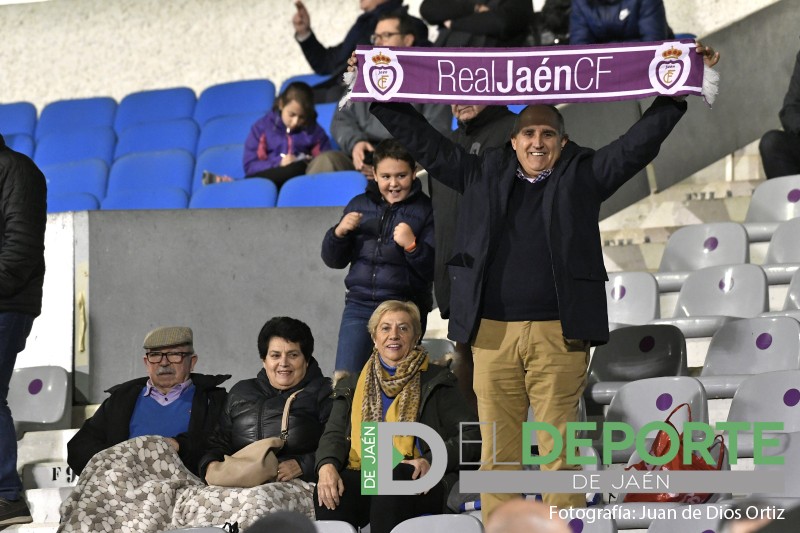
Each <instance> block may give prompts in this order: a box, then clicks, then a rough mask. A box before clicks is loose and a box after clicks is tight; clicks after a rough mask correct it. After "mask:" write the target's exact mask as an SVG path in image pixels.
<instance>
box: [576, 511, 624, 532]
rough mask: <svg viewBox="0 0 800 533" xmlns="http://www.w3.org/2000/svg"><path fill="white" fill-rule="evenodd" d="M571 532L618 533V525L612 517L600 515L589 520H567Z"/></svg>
mask: <svg viewBox="0 0 800 533" xmlns="http://www.w3.org/2000/svg"><path fill="white" fill-rule="evenodd" d="M566 522H567V525H568V526H569V530H570V531H572V532H575V531H580V533H617V523H616V522H615V521H614V519H613V518H611V517H610V516H604V515H598V516H593V517H592V519H591V520H590V519H588V518H577V517H576V518H572V519H571V520H566Z"/></svg>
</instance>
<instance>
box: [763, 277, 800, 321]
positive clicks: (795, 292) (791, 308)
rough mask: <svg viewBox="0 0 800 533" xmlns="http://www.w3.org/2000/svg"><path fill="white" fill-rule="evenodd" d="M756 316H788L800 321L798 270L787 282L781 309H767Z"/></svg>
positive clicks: (799, 280)
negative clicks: (787, 286)
mask: <svg viewBox="0 0 800 533" xmlns="http://www.w3.org/2000/svg"><path fill="white" fill-rule="evenodd" d="M758 316H789V317H792V318H794V319H795V320H797V321H798V322H800V270H799V271H796V272H795V273H794V275H793V276H792V280H791V281H790V282H789V288H788V290H787V291H786V300H784V302H783V309H782V310H781V311H768V312H766V313H761V314H760V315H758Z"/></svg>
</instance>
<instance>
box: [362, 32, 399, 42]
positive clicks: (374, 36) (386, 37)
mask: <svg viewBox="0 0 800 533" xmlns="http://www.w3.org/2000/svg"><path fill="white" fill-rule="evenodd" d="M395 35H403V32H400V31H387V32H385V33H373V34H372V35H370V36H369V42H371V43H372V44H375V43H377V42H378V40H379V39H380V40H381V41H387V40H389V39H390V38H392V37H394V36H395Z"/></svg>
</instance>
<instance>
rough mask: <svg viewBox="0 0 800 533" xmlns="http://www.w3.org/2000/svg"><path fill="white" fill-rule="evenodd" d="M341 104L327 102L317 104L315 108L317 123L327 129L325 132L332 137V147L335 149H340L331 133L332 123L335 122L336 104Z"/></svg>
mask: <svg viewBox="0 0 800 533" xmlns="http://www.w3.org/2000/svg"><path fill="white" fill-rule="evenodd" d="M338 105H339V104H338V103H337V102H329V103H325V104H316V105H315V106H314V109H316V110H317V123H318V124H319V125H320V126H322V129H323V130H325V133H327V134H328V137H330V139H331V148H332V149H333V150H340V149H341V148H339V144H338V143H337V142H336V139H334V138H333V135H331V123H332V122H333V114H334V113H335V112H336V106H338Z"/></svg>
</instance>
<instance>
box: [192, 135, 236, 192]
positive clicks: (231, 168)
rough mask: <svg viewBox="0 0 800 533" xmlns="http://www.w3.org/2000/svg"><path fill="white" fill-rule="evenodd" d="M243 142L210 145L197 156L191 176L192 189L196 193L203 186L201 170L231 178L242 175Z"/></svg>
mask: <svg viewBox="0 0 800 533" xmlns="http://www.w3.org/2000/svg"><path fill="white" fill-rule="evenodd" d="M243 153H244V145H243V144H226V145H223V146H212V147H211V148H209V149H207V150H204V151H203V153H202V154H199V155H198V156H197V162H196V163H195V165H194V175H193V177H192V191H193V193H196V192H197V191H199V190H200V189H201V188H202V187H203V172H204V171H206V170H207V171H209V172H213V173H214V174H219V175H220V176H230V177H232V178H233V179H237V180H238V179H241V178H243V177H244V169H243V168H242V154H243Z"/></svg>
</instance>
